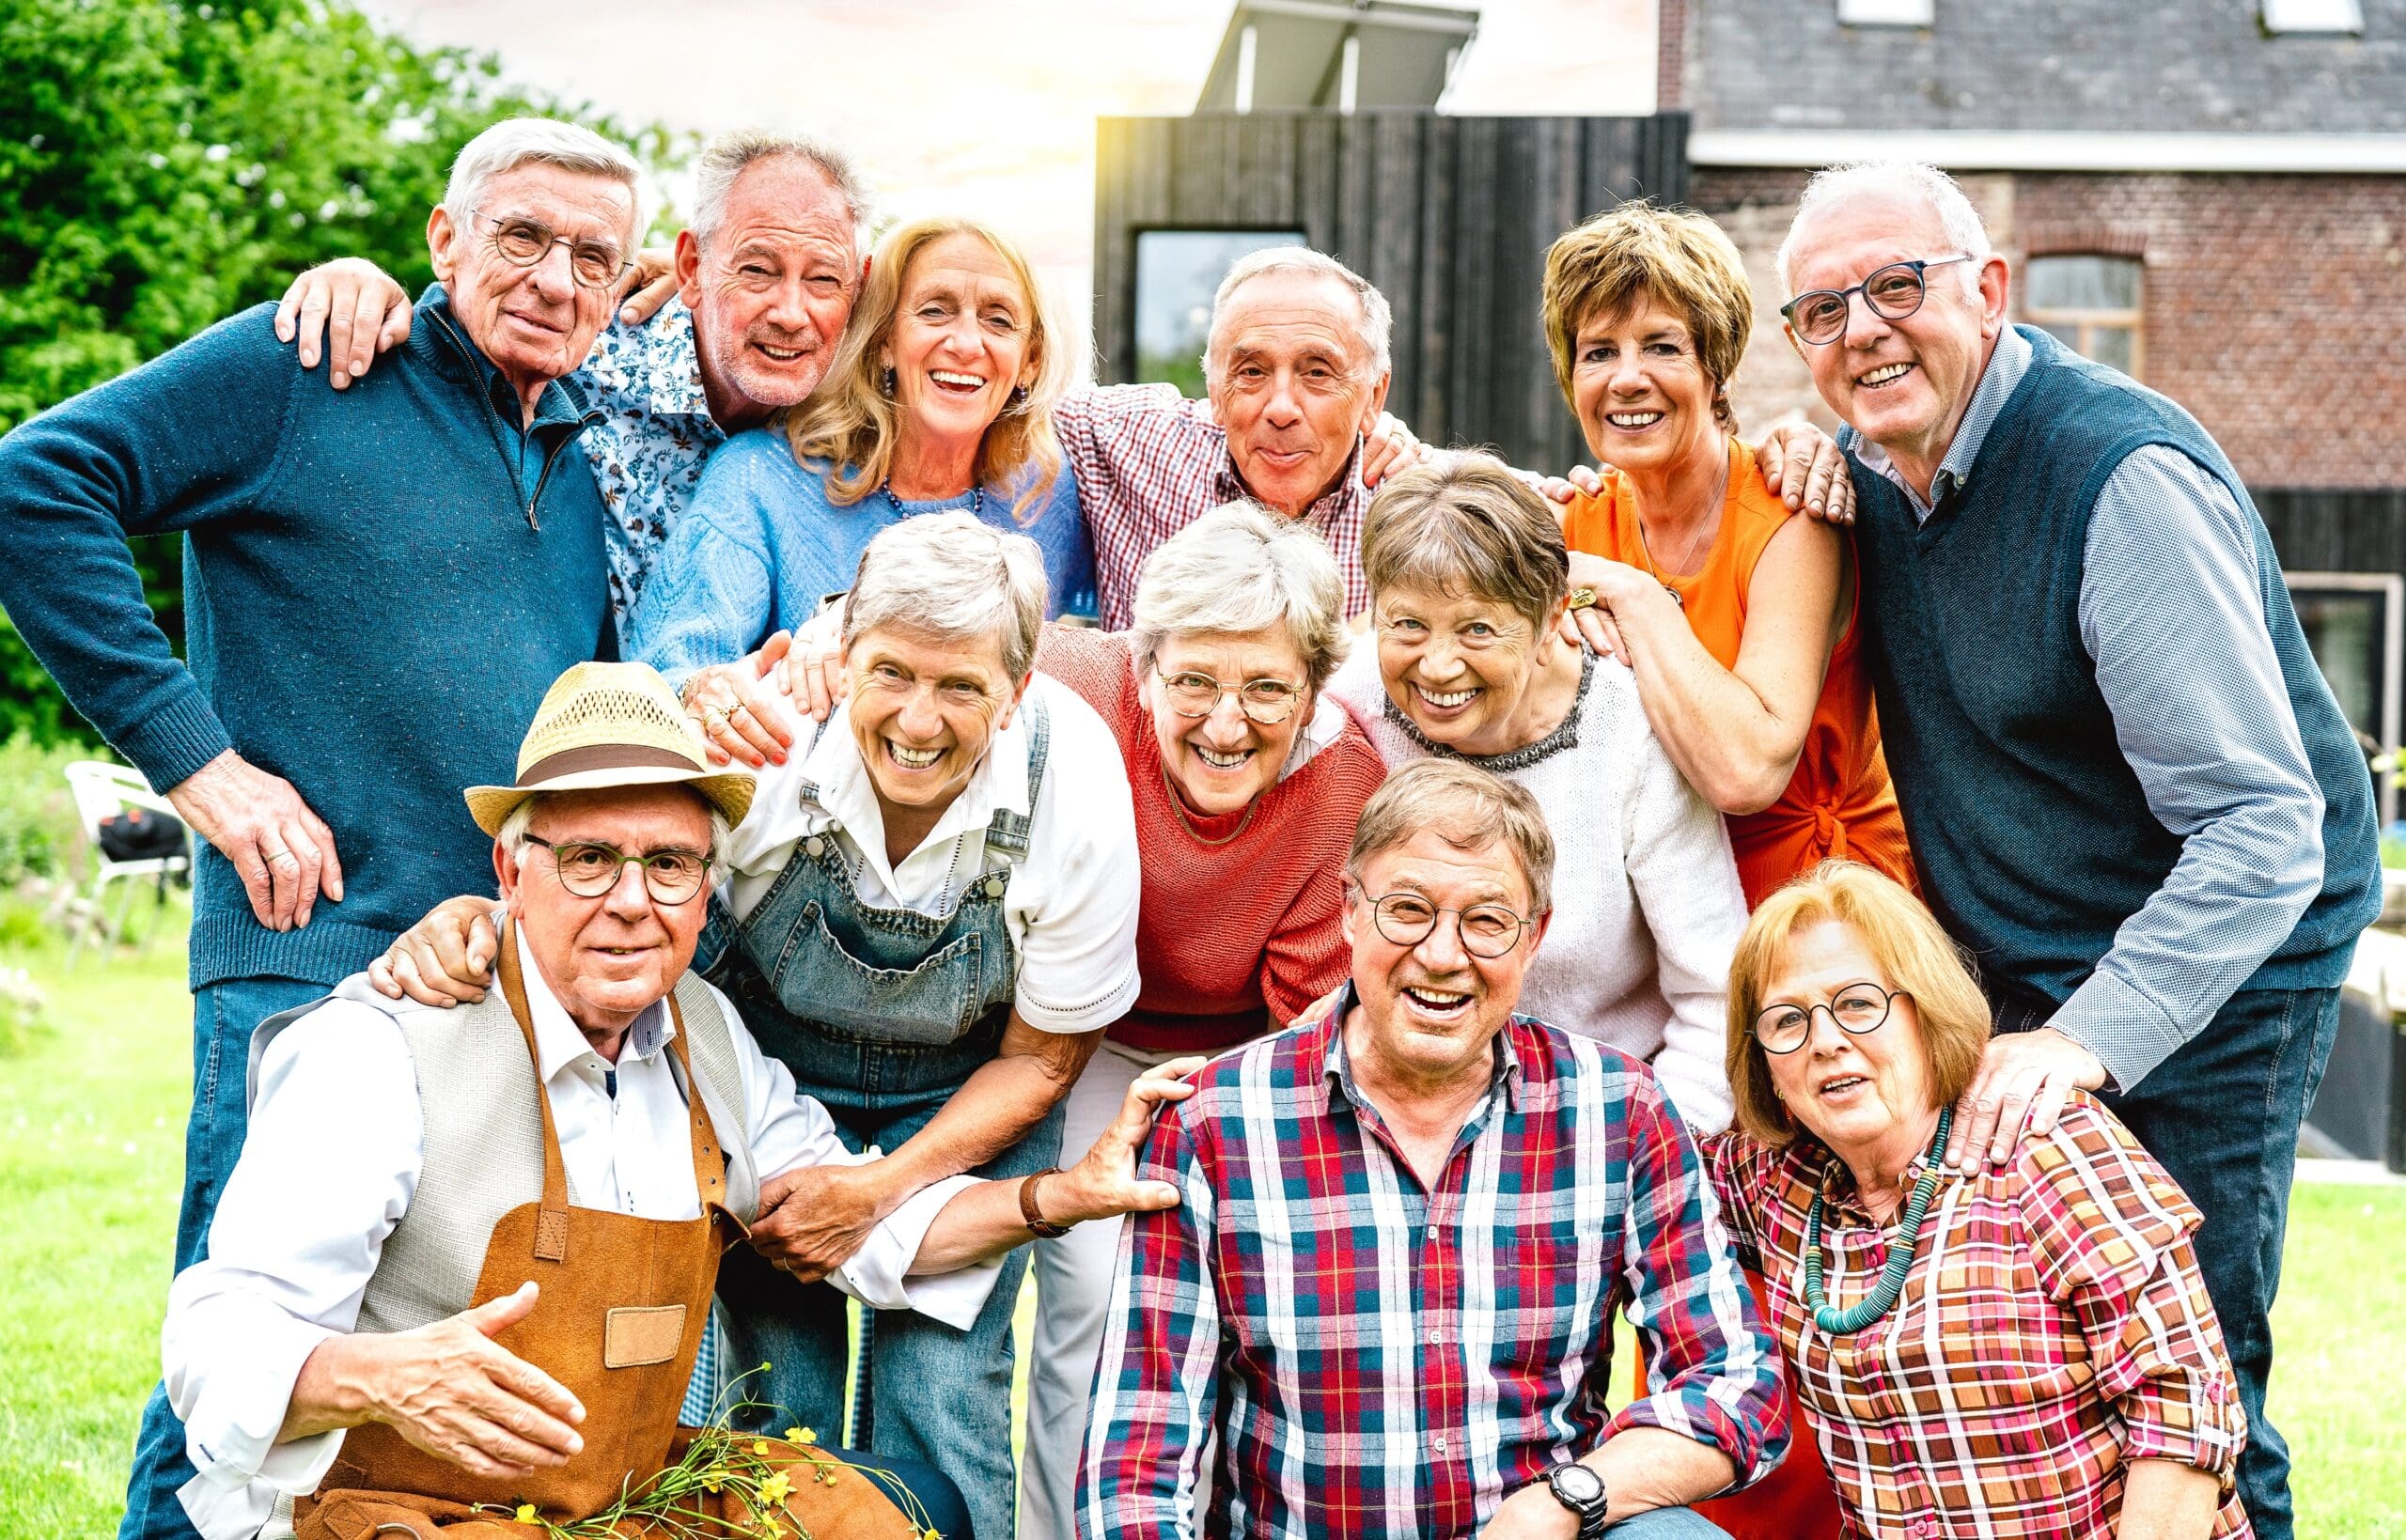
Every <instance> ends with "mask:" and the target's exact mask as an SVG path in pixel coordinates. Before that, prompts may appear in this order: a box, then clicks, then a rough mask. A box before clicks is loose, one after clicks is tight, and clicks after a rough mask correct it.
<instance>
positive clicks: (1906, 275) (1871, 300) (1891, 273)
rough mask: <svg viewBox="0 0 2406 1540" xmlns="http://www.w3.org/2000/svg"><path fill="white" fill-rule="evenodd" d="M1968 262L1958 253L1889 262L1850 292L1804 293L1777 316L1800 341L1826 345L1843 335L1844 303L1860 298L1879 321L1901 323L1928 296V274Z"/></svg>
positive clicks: (1821, 290)
mask: <svg viewBox="0 0 2406 1540" xmlns="http://www.w3.org/2000/svg"><path fill="white" fill-rule="evenodd" d="M1970 260H1972V257H1971V255H1970V254H1969V253H1967V252H1959V253H1957V254H1956V255H1955V256H1953V257H1923V258H1920V259H1918V260H1916V261H1912V262H1891V263H1889V264H1888V265H1887V266H1886V267H1884V268H1881V269H1879V270H1878V271H1876V272H1873V273H1872V274H1871V275H1870V276H1869V277H1867V278H1866V279H1864V280H1863V282H1861V283H1859V284H1856V285H1854V286H1853V287H1852V288H1814V289H1807V290H1806V291H1805V292H1804V293H1802V294H1799V295H1797V296H1796V298H1794V299H1792V300H1790V301H1789V302H1788V303H1786V304H1783V305H1781V306H1780V307H1779V313H1780V315H1782V316H1783V317H1785V318H1786V319H1787V320H1788V324H1789V327H1790V328H1792V329H1793V330H1794V331H1795V333H1796V336H1797V339H1798V340H1799V341H1802V342H1810V343H1813V344H1815V345H1817V346H1820V345H1826V344H1828V343H1832V342H1836V340H1837V339H1838V338H1840V337H1842V336H1844V335H1846V321H1847V312H1848V303H1847V302H1848V301H1850V300H1851V299H1852V298H1853V297H1854V296H1855V295H1857V294H1860V295H1862V296H1863V303H1865V304H1866V305H1867V306H1869V307H1870V310H1871V313H1872V314H1873V315H1875V316H1877V317H1879V318H1880V319H1882V320H1903V319H1905V318H1906V317H1908V316H1910V315H1912V314H1913V313H1914V311H1916V310H1919V309H1920V308H1921V302H1922V301H1923V300H1924V299H1925V298H1927V297H1928V296H1929V278H1928V277H1927V274H1928V273H1929V270H1930V269H1931V268H1943V267H1945V265H1946V264H1947V263H1949V262H1968V261H1970Z"/></svg>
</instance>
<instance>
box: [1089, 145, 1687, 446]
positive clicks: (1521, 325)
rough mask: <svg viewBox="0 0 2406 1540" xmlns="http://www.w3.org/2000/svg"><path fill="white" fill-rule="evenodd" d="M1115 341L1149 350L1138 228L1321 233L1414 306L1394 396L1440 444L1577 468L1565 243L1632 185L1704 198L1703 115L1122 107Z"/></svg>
mask: <svg viewBox="0 0 2406 1540" xmlns="http://www.w3.org/2000/svg"><path fill="white" fill-rule="evenodd" d="M1095 137H1096V144H1095V152H1096V153H1095V160H1096V174H1095V237H1094V245H1095V253H1094V270H1095V271H1094V285H1095V307H1094V308H1095V345H1096V348H1097V349H1098V350H1099V351H1100V352H1101V364H1100V369H1099V375H1100V378H1101V380H1102V381H1104V382H1106V383H1116V382H1118V381H1125V380H1127V379H1128V378H1129V377H1130V375H1131V373H1132V372H1133V368H1134V366H1135V357H1136V335H1135V331H1136V321H1135V300H1136V235H1137V232H1138V231H1140V230H1148V229H1178V228H1215V227H1239V228H1242V227H1245V226H1256V227H1272V228H1276V227H1284V228H1289V229H1301V230H1303V231H1304V232H1305V236H1306V238H1307V239H1308V240H1309V241H1310V242H1311V244H1312V245H1313V246H1314V247H1316V248H1317V249H1319V250H1320V251H1324V252H1327V253H1328V254H1330V255H1331V256H1333V257H1336V258H1337V259H1338V260H1339V261H1341V262H1344V263H1345V264H1346V265H1347V266H1349V267H1351V268H1352V269H1353V270H1354V271H1355V272H1359V273H1361V274H1362V275H1363V276H1364V277H1366V278H1367V279H1369V280H1370V282H1372V283H1374V284H1376V285H1377V286H1378V287H1379V290H1380V292H1381V293H1383V294H1384V295H1385V296H1386V297H1387V302H1388V303H1389V304H1391V305H1393V306H1394V308H1395V343H1394V349H1395V380H1394V384H1393V386H1392V388H1391V390H1390V392H1389V394H1388V397H1387V404H1388V410H1390V411H1392V412H1395V413H1396V414H1397V415H1398V416H1399V417H1401V418H1403V419H1404V420H1405V421H1406V422H1408V423H1410V424H1411V425H1412V428H1413V430H1414V432H1415V433H1417V434H1419V435H1420V437H1421V438H1422V439H1423V440H1425V441H1427V442H1429V443H1438V444H1485V445H1489V446H1491V447H1493V448H1496V449H1499V450H1501V451H1502V452H1503V454H1504V455H1505V457H1506V458H1507V459H1510V460H1512V461H1513V462H1514V463H1515V464H1519V465H1523V466H1526V467H1528V468H1530V469H1533V470H1544V471H1549V472H1554V471H1560V470H1562V469H1564V468H1566V467H1568V466H1570V464H1572V463H1574V462H1576V461H1579V460H1581V459H1585V458H1586V448H1585V446H1584V444H1583V443H1582V441H1581V439H1580V437H1579V429H1578V425H1577V424H1576V423H1575V422H1574V421H1572V419H1571V416H1570V410H1569V409H1568V408H1567V407H1565V406H1564V405H1563V402H1562V397H1561V393H1560V392H1559V391H1558V390H1557V389H1556V388H1555V382H1554V367H1553V365H1552V363H1551V361H1550V359H1549V356H1548V354H1547V351H1546V345H1545V336H1544V333H1543V330H1542V328H1541V327H1540V325H1539V317H1538V289H1539V282H1540V280H1541V279H1542V277H1543V275H1544V263H1545V252H1546V248H1547V247H1548V246H1549V245H1551V244H1552V243H1553V241H1554V239H1555V237H1556V236H1558V235H1560V234H1561V233H1562V232H1563V231H1564V230H1566V229H1568V228H1570V226H1573V225H1575V224H1577V223H1578V222H1579V221H1581V220H1582V219H1585V218H1586V217H1587V216H1588V215H1590V214H1593V213H1596V212H1598V211H1600V210H1604V209H1607V208H1610V207H1611V206H1612V205H1614V204H1615V203H1617V202H1619V201H1621V200H1623V199H1625V198H1633V197H1639V196H1647V195H1651V196H1653V197H1657V198H1660V199H1663V200H1665V201H1668V202H1675V203H1676V202H1679V201H1681V200H1683V199H1684V198H1685V197H1686V195H1687V116H1686V115H1685V114H1683V113H1666V114H1662V115H1658V116H1656V117H1440V116H1438V115H1437V114H1435V113H1431V112H1427V111H1423V110H1417V109H1394V110H1383V111H1371V112H1363V113H1358V114H1355V115H1352V116H1351V117H1346V116H1339V115H1337V114H1335V113H1326V112H1268V113H1249V114H1244V115H1242V116H1241V115H1238V114H1234V113H1206V114H1199V115H1197V116H1195V117H1105V118H1101V119H1099V120H1098V121H1097V123H1096V129H1095Z"/></svg>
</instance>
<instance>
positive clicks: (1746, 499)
mask: <svg viewBox="0 0 2406 1540" xmlns="http://www.w3.org/2000/svg"><path fill="white" fill-rule="evenodd" d="M1753 314H1754V295H1753V292H1752V290H1751V288H1749V286H1748V284H1747V282H1746V275H1745V269H1744V267H1743V266H1742V262H1741V260H1740V258H1739V256H1738V251H1737V248H1736V247H1735V246H1733V245H1731V244H1730V243H1729V239H1728V237H1726V236H1725V235H1723V234H1722V233H1721V230H1720V229H1719V227H1718V226H1715V225H1713V223H1712V222H1711V220H1708V219H1706V218H1704V217H1703V216H1701V215H1698V214H1684V213H1673V212H1670V211H1667V210H1661V209H1656V208H1652V207H1650V206H1648V205H1646V204H1624V205H1622V206H1621V207H1619V208H1617V209H1616V210H1613V211H1612V212H1610V213H1607V214H1603V215H1601V216H1600V217H1598V218H1596V219H1594V220H1591V221H1589V222H1588V223H1586V224H1585V225H1582V226H1579V227H1578V228H1576V229H1574V230H1571V231H1570V233H1568V234H1566V235H1564V236H1563V237H1562V238H1561V239H1560V240H1558V241H1555V243H1554V249H1553V250H1552V251H1551V252H1550V253H1548V255H1547V257H1546V275H1545V321H1546V334H1547V339H1548V341H1549V342H1550V343H1551V344H1552V347H1553V350H1554V363H1555V378H1556V379H1557V380H1558V381H1560V382H1561V385H1562V390H1563V394H1564V396H1566V397H1569V399H1570V408H1571V411H1572V412H1574V413H1575V414H1576V415H1577V417H1578V419H1579V425H1580V428H1582V429H1583V430H1584V432H1585V433H1586V440H1587V447H1588V448H1589V449H1590V450H1591V451H1592V452H1593V453H1594V454H1595V455H1596V457H1597V459H1599V460H1601V461H1602V462H1604V463H1605V464H1607V465H1609V466H1611V467H1613V468H1612V469H1611V470H1608V471H1606V472H1605V473H1604V474H1603V475H1602V476H1601V478H1600V480H1599V481H1598V482H1597V483H1595V484H1594V490H1591V491H1587V492H1584V493H1582V494H1581V495H1580V496H1579V497H1577V498H1576V499H1574V500H1573V502H1572V503H1571V505H1570V507H1569V509H1568V510H1567V511H1566V513H1565V515H1564V518H1563V536H1564V539H1565V541H1566V543H1567V544H1569V546H1570V549H1571V551H1572V552H1577V553H1584V554H1574V555H1573V556H1572V557H1571V570H1570V581H1571V583H1572V585H1573V588H1574V590H1577V589H1585V590H1587V591H1589V592H1592V593H1593V595H1594V596H1595V598H1594V603H1593V607H1592V608H1591V609H1588V610H1586V612H1585V613H1584V614H1580V615H1578V616H1577V617H1576V618H1577V620H1578V621H1579V622H1580V623H1581V626H1582V630H1583V631H1584V632H1585V633H1586V636H1587V638H1588V640H1589V642H1590V644H1591V645H1593V646H1598V647H1599V649H1600V650H1607V651H1610V652H1612V653H1614V654H1615V655H1616V656H1617V657H1618V658H1620V659H1621V660H1622V661H1624V662H1626V663H1628V664H1629V666H1630V667H1631V668H1632V669H1633V670H1634V671H1635V673H1636V675H1637V689H1638V697H1639V699H1640V700H1641V701H1643V702H1644V704H1645V707H1646V715H1647V718H1648V721H1649V722H1650V723H1652V724H1653V727H1654V734H1655V737H1657V738H1658V739H1661V740H1662V743H1663V746H1664V749H1665V750H1666V751H1668V753H1669V754H1670V756H1671V759H1672V761H1673V762H1674V763H1676V764H1677V765H1678V766H1679V767H1680V770H1681V771H1682V772H1683V773H1684V774H1685V775H1686V776H1687V778H1688V781H1689V782H1690V784H1691V785H1693V786H1695V788H1696V790H1697V791H1698V792H1699V793H1700V794H1702V795H1703V797H1704V798H1705V800H1706V801H1710V802H1711V803H1712V804H1713V805H1714V806H1715V807H1717V808H1719V809H1720V810H1721V811H1722V812H1723V813H1724V814H1725V815H1726V816H1727V822H1728V826H1729V842H1730V845H1731V847H1732V848H1733V849H1734V850H1735V852H1736V855H1737V858H1738V876H1739V879H1740V881H1741V882H1742V884H1743V885H1744V887H1745V890H1746V903H1747V906H1748V907H1749V908H1751V907H1753V906H1754V905H1756V904H1758V903H1760V902H1761V901H1762V900H1763V898H1764V897H1765V896H1766V895H1767V894H1770V893H1771V891H1772V890H1773V889H1774V888H1776V887H1778V886H1779V885H1780V884H1781V883H1783V882H1785V881H1787V880H1788V879H1789V878H1791V877H1793V876H1795V875H1797V874H1798V873H1800V872H1804V871H1809V870H1811V869H1812V867H1813V866H1814V865H1815V864H1817V863H1819V862H1820V861H1821V860H1822V859H1823V858H1825V857H1829V856H1843V857H1851V858H1852V859H1853V860H1856V861H1860V862H1863V863H1866V864H1868V865H1871V866H1875V867H1877V868H1879V869H1880V870H1882V871H1883V872H1886V873H1887V874H1888V875H1889V876H1891V877H1894V878H1896V879H1898V880H1899V881H1901V882H1904V883H1906V884H1908V885H1911V884H1912V883H1913V880H1914V879H1913V863H1912V859H1911V857H1910V855H1909V854H1908V853H1907V850H1906V848H1905V828H1904V820H1903V817H1901V816H1900V815H1899V814H1898V811H1897V798H1896V793H1895V792H1894V791H1893V790H1892V789H1891V788H1890V786H1889V785H1888V767H1887V762H1886V761H1885V760H1884V759H1883V757H1882V755H1881V753H1880V729H1879V723H1878V720H1877V718H1876V717H1875V716H1874V714H1873V708H1872V700H1871V681H1870V680H1869V678H1868V677H1866V676H1865V674H1864V671H1863V667H1862V663H1861V661H1860V660H1859V659H1858V658H1857V656H1856V645H1855V583H1854V571H1853V557H1852V552H1851V542H1850V541H1849V539H1848V537H1847V536H1846V535H1845V534H1843V533H1842V532H1841V531H1839V530H1838V529H1836V528H1835V527H1833V526H1832V525H1830V524H1827V523H1824V522H1822V521H1820V520H1817V519H1808V518H1799V517H1797V516H1795V515H1794V514H1792V513H1791V512H1790V510H1789V507H1788V506H1787V505H1786V504H1784V503H1783V502H1782V501H1781V500H1780V498H1779V496H1778V495H1777V494H1776V493H1774V492H1773V490H1771V488H1770V487H1769V486H1768V485H1766V484H1765V482H1764V480H1763V478H1762V475H1761V473H1760V472H1759V471H1758V469H1757V466H1756V462H1755V456H1754V453H1753V451H1752V450H1751V449H1750V448H1749V447H1748V446H1747V445H1746V444H1743V443H1740V442H1739V441H1738V440H1737V438H1736V437H1735V433H1734V429H1735V428H1736V423H1735V420H1734V418H1733V417H1732V415H1731V413H1730V411H1729V398H1728V382H1729V377H1730V375H1731V373H1732V372H1733V371H1734V370H1735V369H1736V367H1737V365H1738V360H1739V359H1740V358H1741V357H1742V355H1743V354H1744V352H1745V350H1746V336H1747V333H1748V331H1749V330H1750V327H1751V322H1752V319H1753ZM1836 490H1837V491H1838V492H1839V494H1840V495H1844V494H1845V493H1847V492H1850V491H1851V488H1849V487H1846V486H1845V485H1844V478H1843V477H1841V478H1840V485H1839V487H1838V488H1837V489H1836ZM1580 597H1583V596H1581V595H1579V594H1577V593H1575V592H1574V595H1573V601H1574V603H1575V602H1576V601H1577V599H1579V598H1580Z"/></svg>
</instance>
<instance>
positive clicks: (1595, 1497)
mask: <svg viewBox="0 0 2406 1540" xmlns="http://www.w3.org/2000/svg"><path fill="white" fill-rule="evenodd" d="M1545 1485H1546V1490H1548V1491H1550V1492H1552V1493H1553V1494H1554V1501H1556V1502H1559V1503H1561V1504H1562V1505H1563V1506H1564V1507H1566V1508H1568V1509H1570V1512H1571V1513H1572V1515H1573V1516H1575V1517H1577V1518H1578V1520H1579V1540H1596V1537H1597V1536H1599V1535H1601V1534H1602V1533H1603V1532H1604V1509H1605V1507H1606V1506H1607V1504H1606V1501H1605V1499H1604V1478H1603V1477H1601V1476H1600V1475H1598V1474H1596V1468H1595V1467H1594V1466H1591V1465H1581V1464H1580V1463H1579V1462H1578V1461H1576V1460H1565V1461H1564V1462H1563V1463H1562V1464H1560V1465H1557V1466H1555V1468H1554V1469H1553V1470H1549V1471H1547V1472H1546V1473H1545Z"/></svg>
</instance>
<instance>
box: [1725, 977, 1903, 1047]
mask: <svg viewBox="0 0 2406 1540" xmlns="http://www.w3.org/2000/svg"><path fill="white" fill-rule="evenodd" d="M1904 992H1905V991H1904V990H1902V989H1896V990H1888V989H1883V988H1880V986H1878V985H1877V984H1874V983H1872V982H1871V981H1870V980H1869V979H1865V980H1863V981H1862V982H1860V983H1856V984H1849V985H1847V986H1845V987H1844V988H1840V989H1839V990H1838V991H1837V993H1836V994H1834V995H1832V996H1830V1003H1828V1004H1826V1005H1792V1004H1779V1005H1766V1006H1764V1007H1763V1008H1762V1009H1761V1010H1759V1011H1758V1012H1756V1013H1755V1041H1756V1042H1758V1043H1760V1044H1761V1045H1762V1048H1763V1051H1764V1052H1765V1053H1793V1052H1795V1051H1796V1050H1798V1049H1800V1048H1803V1047H1804V1040H1805V1039H1806V1038H1808V1037H1810V1036H1812V1035H1813V1013H1814V1012H1815V1011H1821V1012H1823V1013H1825V1014H1827V1015H1828V1017H1829V1019H1831V1020H1833V1021H1835V1022H1836V1023H1837V1024H1838V1030H1839V1031H1841V1032H1843V1033H1845V1034H1847V1035H1848V1036H1850V1037H1860V1036H1862V1035H1863V1034H1865V1033H1867V1032H1878V1031H1879V1030H1880V1027H1881V1025H1882V1023H1883V1022H1885V1021H1886V1020H1887V1019H1888V1012H1889V1010H1890V1009H1891V1008H1892V1007H1893V1005H1894V1004H1895V1002H1896V1000H1897V997H1898V995H1901V994H1903V993H1904Z"/></svg>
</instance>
